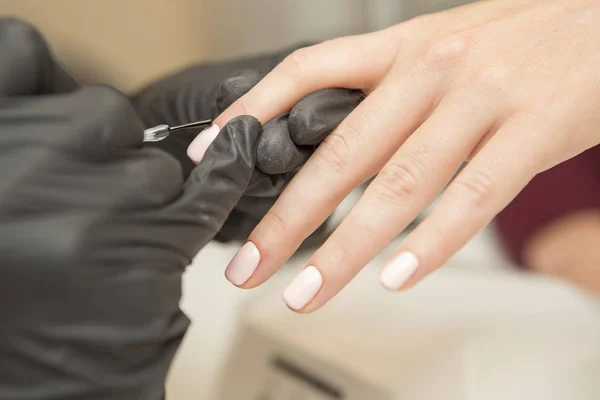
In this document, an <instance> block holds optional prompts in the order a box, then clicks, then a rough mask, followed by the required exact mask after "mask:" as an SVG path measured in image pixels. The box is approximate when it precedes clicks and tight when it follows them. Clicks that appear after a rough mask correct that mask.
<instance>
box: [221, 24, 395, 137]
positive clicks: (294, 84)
mask: <svg viewBox="0 0 600 400" xmlns="http://www.w3.org/2000/svg"><path fill="white" fill-rule="evenodd" d="M397 42H398V40H397V35H394V34H392V31H391V30H384V31H379V32H375V33H370V34H366V35H361V36H354V37H345V38H340V39H335V40H331V41H327V42H323V43H321V44H318V45H315V46H312V47H307V48H303V49H300V50H296V51H295V52H294V53H292V54H291V55H290V56H288V57H287V58H286V59H285V60H284V61H283V62H282V63H281V64H279V65H278V66H277V67H276V68H275V69H274V70H273V71H271V72H270V73H269V74H268V75H267V76H266V77H265V78H264V79H263V80H262V81H261V82H260V83H258V84H257V85H256V86H255V87H254V88H252V90H250V91H249V92H248V93H247V94H245V95H244V96H243V97H241V98H240V99H238V100H237V101H236V102H235V103H233V104H232V105H231V106H230V107H229V108H228V109H227V110H225V111H224V112H223V113H222V114H221V115H220V116H219V117H218V118H217V119H216V121H215V123H216V124H217V125H218V126H225V125H226V124H227V123H228V122H229V121H230V120H231V119H233V118H235V117H237V116H239V115H252V116H254V117H255V118H257V119H258V120H259V121H261V122H262V123H263V124H264V123H265V122H267V121H270V120H271V119H273V118H275V117H276V116H278V115H280V114H283V113H285V112H287V111H289V110H290V109H291V108H292V107H293V106H294V105H295V104H296V103H297V102H298V101H300V99H302V98H303V97H304V96H306V95H307V94H309V93H312V92H315V91H317V90H320V89H326V88H335V87H343V88H348V89H369V88H372V87H374V86H375V85H377V83H378V82H379V81H380V80H381V79H382V78H383V76H384V75H385V74H386V73H387V71H388V70H389V69H390V67H391V65H392V63H393V61H394V57H395V54H396V48H397V46H398V43H397Z"/></svg>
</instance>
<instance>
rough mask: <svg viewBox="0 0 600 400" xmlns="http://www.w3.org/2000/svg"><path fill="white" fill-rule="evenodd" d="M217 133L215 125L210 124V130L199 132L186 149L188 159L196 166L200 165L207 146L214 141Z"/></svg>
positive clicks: (217, 129) (217, 128)
mask: <svg viewBox="0 0 600 400" xmlns="http://www.w3.org/2000/svg"><path fill="white" fill-rule="evenodd" d="M219 131H220V129H219V127H218V126H217V125H216V124H212V125H211V126H210V128H206V129H205V130H203V131H202V132H200V134H198V136H196V138H195V139H194V140H193V141H192V143H190V146H189V147H188V149H187V155H188V157H189V158H191V159H192V161H193V162H195V163H196V164H198V163H200V161H202V158H203V157H204V154H205V153H206V150H207V149H208V146H210V144H211V143H212V142H213V141H214V140H215V139H216V137H217V135H218V134H219Z"/></svg>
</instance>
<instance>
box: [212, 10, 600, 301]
mask: <svg viewBox="0 0 600 400" xmlns="http://www.w3.org/2000/svg"><path fill="white" fill-rule="evenodd" d="M598 21H600V4H599V3H598V2H597V1H594V0H513V1H509V0H494V1H484V2H479V3H475V4H472V5H468V6H464V7H461V8H457V9H454V10H450V11H447V12H444V13H439V14H434V15H429V16H424V17H421V18H418V19H415V20H412V21H409V22H406V23H403V24H400V25H397V26H395V27H393V28H390V29H387V30H384V31H380V32H375V33H371V34H368V35H362V36H357V37H348V38H341V39H337V40H333V41H330V42H326V43H323V44H320V45H317V46H314V47H311V48H308V49H303V50H300V51H298V52H296V53H294V54H293V55H291V56H290V57H288V58H287V59H286V60H285V61H284V62H283V63H282V64H281V65H280V66H279V67H277V68H276V69H275V70H273V71H272V72H271V73H270V74H269V75H268V76H267V77H266V78H265V79H264V80H263V81H262V82H261V83H259V84H258V85H257V86H256V87H255V88H254V89H252V90H251V91H250V92H249V93H248V94H247V95H245V96H244V97H242V98H241V99H240V100H239V101H237V102H236V103H234V104H233V105H232V106H231V107H230V108H229V109H228V110H226V111H225V112H224V113H223V114H222V115H221V116H220V117H219V118H218V119H217V121H216V123H217V124H218V125H219V126H223V125H224V124H225V123H226V122H227V121H229V120H230V119H232V118H233V117H235V116H237V115H240V114H251V115H253V116H256V117H257V118H258V119H259V120H260V121H262V122H266V121H268V120H270V119H272V118H273V117H275V116H277V115H279V114H281V113H282V112H285V111H286V110H289V109H290V108H291V107H292V106H293V105H294V104H295V103H296V102H297V101H298V100H299V99H300V98H302V97H303V96H304V95H306V94H307V93H310V92H313V91H316V90H319V89H323V88H326V87H348V88H358V89H362V90H363V91H364V92H365V93H367V94H368V97H367V98H366V100H365V101H364V102H362V104H361V105H360V106H359V107H358V108H357V109H356V110H355V111H354V112H353V113H352V114H351V115H350V116H349V117H348V118H346V120H345V121H344V122H343V123H342V124H341V125H340V126H339V127H338V128H337V129H336V130H335V131H334V132H333V133H332V134H331V135H330V136H329V137H328V138H327V139H326V140H325V141H324V142H323V143H322V144H321V145H320V147H319V148H318V150H317V151H316V153H315V154H314V155H313V156H312V158H311V159H310V160H309V162H308V163H307V164H306V165H305V166H304V167H303V169H302V170H301V171H300V173H299V174H298V175H297V176H296V178H295V179H294V180H293V182H292V183H291V184H290V185H289V187H288V188H287V189H286V191H285V192H284V194H283V195H282V197H281V198H280V199H279V200H278V202H277V203H276V204H275V205H274V207H273V208H272V209H271V211H270V212H269V213H268V214H267V215H266V216H265V218H264V219H263V221H262V222H261V223H260V224H259V225H258V226H257V227H256V229H255V230H254V232H253V233H252V235H251V236H250V239H249V243H248V244H246V246H245V247H244V248H243V250H242V251H241V252H240V253H239V255H238V256H236V258H235V259H234V260H233V261H232V263H231V265H230V266H229V267H228V268H229V270H228V275H234V272H235V271H238V270H244V271H245V272H244V273H245V274H248V271H251V272H252V273H251V276H250V278H249V279H248V280H247V281H246V282H245V283H243V284H241V285H240V286H242V287H245V288H250V287H254V286H257V285H259V284H261V283H263V282H264V281H265V280H267V279H268V278H269V277H270V276H271V275H272V274H273V273H274V272H275V271H276V270H277V269H278V268H279V267H280V266H281V265H282V264H283V263H284V262H285V261H286V260H287V259H288V258H289V257H290V256H291V255H292V254H293V252H294V251H295V250H296V249H297V248H298V246H299V245H300V244H301V242H302V241H303V239H304V238H306V237H307V236H308V235H309V234H310V233H311V232H312V231H313V230H314V229H315V228H316V227H318V226H319V225H320V224H321V223H322V222H323V220H325V218H327V216H328V215H329V214H330V213H331V212H332V211H333V210H334V209H335V208H336V207H337V205H338V204H339V203H340V202H341V201H342V199H343V198H344V197H345V196H346V195H347V194H348V193H349V192H350V191H351V190H352V189H354V188H355V187H357V186H358V185H360V184H361V183H362V182H364V181H366V180H367V179H369V178H370V177H372V176H373V175H375V174H377V177H376V178H375V180H374V181H373V182H372V183H371V185H370V186H369V188H368V189H367V190H366V192H365V194H364V195H363V197H362V199H361V200H360V202H359V203H358V204H357V205H356V206H355V207H354V209H353V210H352V212H351V213H350V214H349V215H348V216H347V217H346V219H345V220H344V221H343V223H342V224H341V225H340V226H339V228H338V229H337V230H336V232H334V234H333V235H332V236H331V237H330V238H329V240H328V241H327V242H326V243H325V244H324V245H323V247H321V248H320V249H319V250H318V251H317V252H316V253H315V254H314V256H313V257H312V259H311V260H310V263H309V264H308V265H309V267H308V268H306V269H305V270H304V271H303V272H302V273H301V275H300V276H299V277H298V278H297V279H296V280H295V281H294V282H293V283H292V284H291V285H290V287H289V288H288V289H287V290H286V291H285V293H284V300H285V301H286V303H287V304H288V306H289V307H290V308H292V309H294V310H296V311H301V312H310V311H314V310H316V309H318V308H319V307H321V306H322V305H323V304H325V303H326V302H327V301H328V300H329V299H331V298H332V297H333V296H334V295H335V294H336V293H338V292H339V291H340V290H341V289H342V288H343V287H344V286H345V285H346V284H347V283H348V282H349V281H350V280H351V279H352V278H353V277H354V276H355V275H356V274H357V273H358V272H359V271H360V270H361V269H362V268H363V267H364V266H365V265H366V264H367V263H368V262H369V261H370V260H371V259H372V258H373V257H374V256H375V255H376V254H377V253H379V252H380V251H381V250H382V249H383V248H384V247H385V246H386V245H387V244H388V243H390V241H391V240H392V239H393V238H395V237H396V236H397V235H398V233H399V232H401V231H402V230H403V229H404V228H405V227H406V226H407V224H409V223H410V221H412V220H413V219H414V218H415V217H416V216H417V215H418V214H419V213H420V212H421V211H422V210H423V209H424V208H425V207H427V206H428V205H429V204H430V203H431V202H432V201H433V200H434V198H435V197H436V196H437V195H438V194H439V193H440V192H441V191H442V190H443V189H444V188H445V187H446V185H447V184H448V183H449V182H450V180H451V179H452V177H453V176H454V174H455V172H456V171H457V170H458V168H459V167H460V166H461V165H462V163H463V162H464V161H465V160H468V161H470V162H469V164H468V165H467V167H466V168H465V169H464V170H463V171H462V172H461V173H460V175H459V176H458V177H457V178H456V179H455V180H454V181H453V182H452V183H451V184H450V185H449V186H448V188H447V190H446V191H445V193H444V194H443V196H442V198H441V199H440V202H439V204H438V205H437V207H436V208H435V210H434V211H433V213H432V214H431V215H430V216H429V217H428V218H427V219H426V220H425V221H424V222H423V223H422V224H421V225H420V226H419V227H418V228H417V229H416V230H415V231H414V232H413V233H412V234H411V235H410V236H409V237H408V238H407V239H406V240H405V241H404V243H403V245H402V247H401V249H399V251H398V253H397V255H396V257H395V258H394V259H392V260H391V261H390V263H389V265H387V266H386V267H385V268H384V270H383V272H382V275H381V281H382V283H383V285H384V286H385V287H386V288H388V289H391V290H399V289H403V288H407V287H410V286H412V285H414V284H415V283H416V282H418V281H420V280H421V279H422V278H423V277H425V276H426V275H427V274H429V273H430V272H432V271H433V270H435V269H436V268H438V267H440V266H441V265H442V264H443V263H444V262H445V261H446V260H447V259H448V258H449V257H450V256H451V255H452V254H454V253H455V252H456V251H457V250H458V249H460V248H461V247H462V246H463V245H464V244H465V243H466V242H467V241H468V240H469V239H470V238H471V237H473V236H474V235H475V234H476V233H477V232H478V231H479V230H480V229H481V228H483V227H484V226H485V225H486V224H487V223H489V222H490V221H491V220H492V219H493V218H494V216H495V215H496V214H497V213H498V212H499V211H500V210H502V209H503V208H504V207H505V206H506V205H507V204H508V203H509V202H510V201H511V200H512V199H513V198H514V197H515V196H516V195H517V194H518V193H519V191H520V190H521V189H522V188H523V187H524V186H525V185H526V184H527V183H528V182H529V180H531V179H532V178H533V177H534V176H535V175H536V174H537V173H539V172H541V171H544V170H546V169H548V168H551V167H553V166H554V165H556V164H558V163H560V162H562V161H564V160H567V159H569V158H571V157H573V156H575V155H577V154H579V153H580V152H582V151H584V150H585V149H588V148H590V147H592V146H594V145H596V144H598V143H599V142H600V25H599V24H598Z"/></svg>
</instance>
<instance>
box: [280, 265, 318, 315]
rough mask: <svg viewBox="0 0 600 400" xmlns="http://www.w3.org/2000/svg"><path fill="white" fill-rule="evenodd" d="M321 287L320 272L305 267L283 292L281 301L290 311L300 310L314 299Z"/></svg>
mask: <svg viewBox="0 0 600 400" xmlns="http://www.w3.org/2000/svg"><path fill="white" fill-rule="evenodd" d="M321 286H323V276H322V275H321V272H319V270H318V269H317V268H315V267H313V266H310V267H306V268H305V269H304V271H302V272H301V273H300V275H298V276H297V277H296V279H294V280H293V281H292V283H291V284H290V285H289V286H288V287H287V289H285V291H284V292H283V301H285V304H287V305H288V307H289V308H291V309H292V310H296V311H298V310H301V309H303V308H304V307H306V305H307V304H308V303H310V301H311V300H312V299H313V297H315V295H316V294H317V293H318V292H319V290H321Z"/></svg>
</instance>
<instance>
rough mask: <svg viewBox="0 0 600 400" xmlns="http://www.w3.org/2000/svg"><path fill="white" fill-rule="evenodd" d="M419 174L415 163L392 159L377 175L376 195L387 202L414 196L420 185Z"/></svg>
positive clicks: (399, 200) (396, 201) (395, 201)
mask: <svg viewBox="0 0 600 400" xmlns="http://www.w3.org/2000/svg"><path fill="white" fill-rule="evenodd" d="M419 182H420V179H419V174H418V172H417V168H416V167H415V166H414V165H411V164H408V163H406V162H398V161H391V162H390V163H388V165H386V167H385V168H384V169H383V170H381V172H380V173H379V175H378V176H377V180H376V183H377V184H376V185H374V187H375V188H376V189H375V190H376V196H377V197H378V198H379V199H380V200H382V201H384V202H386V203H398V202H401V201H402V202H404V201H405V200H406V199H407V198H408V199H410V198H413V197H414V196H415V194H416V192H417V190H418V187H419Z"/></svg>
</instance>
